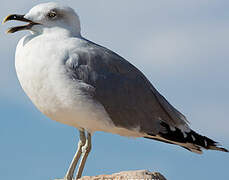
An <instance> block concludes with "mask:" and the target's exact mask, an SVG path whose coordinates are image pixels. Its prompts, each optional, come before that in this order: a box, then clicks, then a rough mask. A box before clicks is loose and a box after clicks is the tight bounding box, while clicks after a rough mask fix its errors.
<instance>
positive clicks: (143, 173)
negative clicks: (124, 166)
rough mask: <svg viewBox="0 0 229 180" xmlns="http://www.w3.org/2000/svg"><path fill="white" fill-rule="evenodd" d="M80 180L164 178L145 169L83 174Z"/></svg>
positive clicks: (150, 179)
mask: <svg viewBox="0 0 229 180" xmlns="http://www.w3.org/2000/svg"><path fill="white" fill-rule="evenodd" d="M80 180H166V179H165V177H164V176H163V175H161V174H160V173H158V172H150V171H147V170H137V171H123V172H119V173H114V174H111V175H98V176H84V177H82V178H80Z"/></svg>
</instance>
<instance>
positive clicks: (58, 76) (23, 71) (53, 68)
mask: <svg viewBox="0 0 229 180" xmlns="http://www.w3.org/2000/svg"><path fill="white" fill-rule="evenodd" d="M64 52H67V51H64V50H63V49H62V48H61V47H60V45H58V42H57V43H50V42H47V41H43V40H42V37H34V36H27V37H24V38H22V39H21V40H20V42H19V43H18V46H17V50H16V58H15V67H16V72H17V76H18V79H19V81H20V83H21V86H22V88H23V89H24V91H25V92H26V94H27V95H28V96H29V98H30V99H31V100H32V102H33V103H34V104H35V106H36V107H37V108H38V109H39V110H40V111H41V112H42V113H44V114H45V115H47V116H48V117H49V118H51V119H53V120H55V121H58V122H61V123H64V124H68V125H70V126H74V127H77V128H85V129H87V130H88V131H91V132H93V131H105V130H106V129H112V128H113V127H114V125H113V123H112V121H111V119H110V118H109V116H108V115H107V113H106V111H105V109H104V108H103V106H102V105H101V104H99V103H95V102H94V101H93V100H92V99H89V98H88V97H86V96H85V95H83V94H82V93H81V91H80V89H79V88H78V87H79V83H76V82H75V81H73V80H72V79H70V78H69V77H67V75H66V74H65V68H64V63H63V60H64V59H65V56H66V54H65V53H64Z"/></svg>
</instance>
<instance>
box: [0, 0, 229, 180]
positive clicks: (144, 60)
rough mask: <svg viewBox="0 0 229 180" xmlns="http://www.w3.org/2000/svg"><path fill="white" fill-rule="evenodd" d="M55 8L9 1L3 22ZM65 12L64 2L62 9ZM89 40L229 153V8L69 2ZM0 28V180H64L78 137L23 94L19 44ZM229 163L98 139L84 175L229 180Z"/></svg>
mask: <svg viewBox="0 0 229 180" xmlns="http://www.w3.org/2000/svg"><path fill="white" fill-rule="evenodd" d="M40 2H47V1H40V0H38V1H37V0H36V1H34V0H33V1H32V0H21V1H13V0H2V1H1V6H0V18H1V19H3V18H4V17H5V16H6V15H8V14H11V13H19V14H20V13H21V14H24V13H26V12H27V11H28V10H29V9H30V8H31V7H32V6H34V5H36V4H38V3H40ZM59 2H61V1H59ZM63 2H64V4H68V5H70V6H72V7H73V8H74V9H75V10H76V11H77V12H78V14H79V16H80V18H81V24H82V34H83V36H85V37H86V38H88V39H90V40H92V41H94V42H96V43H99V44H101V45H103V46H106V47H108V48H110V49H112V50H114V51H115V52H117V53H118V54H120V55H121V56H123V57H124V58H126V59H127V60H129V61H130V62H131V63H133V64H134V65H135V66H137V67H138V68H139V69H140V70H141V71H143V72H144V74H145V75H146V76H147V77H148V78H149V79H150V81H151V82H152V83H153V84H154V86H155V87H156V88H157V89H158V90H159V91H160V92H161V93H162V94H163V95H164V96H165V97H166V98H167V99H168V100H169V101H170V102H171V103H172V104H173V105H174V106H175V107H177V108H178V109H179V110H180V111H181V112H183V113H184V114H185V115H186V117H187V118H188V119H189V121H190V122H191V127H192V128H193V129H194V130H196V131H197V132H199V133H202V134H204V135H207V136H209V137H210V138H213V139H215V140H217V141H220V142H221V143H222V144H223V145H224V146H225V147H227V148H229V128H228V127H229V120H228V115H227V114H228V110H229V94H228V92H229V83H228V78H229V71H228V69H229V61H228V59H229V51H228V48H229V21H228V18H229V11H228V9H229V1H226V0H192V1H182V0H173V1H171V0H160V1H146V0H145V1H139V0H125V1H122V0H116V1H107V0H98V1H90V0H66V1H63ZM12 24H14V25H15V24H17V23H16V22H14V23H8V24H7V25H4V26H3V25H1V26H0V34H1V35H0V47H1V48H0V52H1V66H0V113H1V118H0V123H1V126H0V147H1V148H0V179H4V180H12V179H21V180H31V179H33V180H41V179H44V180H45V179H47V180H49V179H54V178H61V177H63V176H64V174H65V172H66V170H67V168H68V165H69V163H70V161H71V159H72V157H73V154H74V152H75V150H76V146H77V141H78V132H77V131H76V130H75V129H74V128H73V127H69V126H66V125H63V124H59V123H56V122H54V121H52V120H50V119H48V118H47V117H45V116H44V115H42V114H41V113H40V112H39V111H38V110H37V109H36V108H35V107H34V106H33V104H32V103H31V102H30V100H29V99H28V97H27V96H26V95H25V94H24V92H23V90H22V89H21V87H20V85H19V82H18V80H17V77H16V74H15V69H14V52H15V47H16V44H17V41H18V40H19V39H20V38H21V37H22V36H23V35H25V34H26V33H28V32H20V33H15V34H13V35H6V34H5V33H4V31H5V30H6V29H7V27H8V26H10V25H12ZM228 167H229V154H226V153H221V152H214V151H205V152H204V154H203V155H201V156H200V155H196V154H193V153H190V152H188V151H186V150H184V149H183V148H180V147H178V146H173V145H168V144H165V143H160V142H156V141H151V140H147V139H142V138H139V139H130V138H125V137H120V136H118V135H112V134H107V133H102V132H98V133H96V134H95V135H94V136H93V149H92V152H91V154H90V155H89V158H88V161H87V164H86V168H85V171H84V175H97V174H109V173H114V172H119V171H126V170H135V169H148V170H152V171H159V172H161V173H162V174H164V175H165V176H166V177H167V179H168V180H173V179H176V180H184V179H186V180H193V179H208V180H213V179H229V174H228Z"/></svg>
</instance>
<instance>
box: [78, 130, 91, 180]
mask: <svg viewBox="0 0 229 180" xmlns="http://www.w3.org/2000/svg"><path fill="white" fill-rule="evenodd" d="M90 151H91V134H90V133H89V132H88V133H87V140H86V143H85V145H84V146H83V147H82V159H81V161H80V164H79V168H78V171H77V173H76V179H78V178H80V177H81V175H82V172H83V169H84V165H85V163H86V160H87V156H88V154H89V153H90Z"/></svg>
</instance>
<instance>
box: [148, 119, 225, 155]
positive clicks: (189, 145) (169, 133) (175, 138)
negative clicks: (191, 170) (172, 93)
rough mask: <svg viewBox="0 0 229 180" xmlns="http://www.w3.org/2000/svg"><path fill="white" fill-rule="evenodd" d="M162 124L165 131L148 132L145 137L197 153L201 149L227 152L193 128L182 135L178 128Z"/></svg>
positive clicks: (200, 151)
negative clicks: (155, 133) (173, 128)
mask: <svg viewBox="0 0 229 180" xmlns="http://www.w3.org/2000/svg"><path fill="white" fill-rule="evenodd" d="M162 126H163V127H165V128H166V132H165V133H159V134H158V135H154V134H151V133H148V136H147V137H145V138H150V139H154V140H158V141H163V142H166V143H170V144H176V145H180V146H181V147H183V148H185V149H187V150H189V151H192V152H195V153H198V154H201V153H202V149H210V150H217V151H223V152H229V151H228V150H227V149H225V148H223V147H220V146H221V145H220V144H219V143H218V142H215V141H213V140H212V139H210V138H208V137H206V136H202V135H200V134H198V133H196V132H195V131H193V130H191V131H190V132H187V133H185V135H184V133H183V132H182V131H181V130H180V129H178V128H175V130H171V128H170V127H169V125H167V124H166V123H162Z"/></svg>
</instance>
